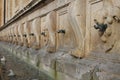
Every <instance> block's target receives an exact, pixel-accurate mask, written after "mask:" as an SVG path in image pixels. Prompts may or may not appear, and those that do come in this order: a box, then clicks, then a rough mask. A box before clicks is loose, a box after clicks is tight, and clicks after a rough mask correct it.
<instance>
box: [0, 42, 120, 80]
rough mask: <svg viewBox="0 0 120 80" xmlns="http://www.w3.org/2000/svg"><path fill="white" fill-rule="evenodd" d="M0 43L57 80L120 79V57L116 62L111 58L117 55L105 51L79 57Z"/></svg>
mask: <svg viewBox="0 0 120 80" xmlns="http://www.w3.org/2000/svg"><path fill="white" fill-rule="evenodd" d="M0 44H1V46H2V47H3V48H4V49H6V50H8V51H10V53H14V55H15V56H17V57H19V58H21V59H22V60H24V61H25V62H26V63H29V64H30V65H31V66H34V67H35V68H37V69H38V70H43V71H44V72H46V74H48V75H50V76H51V77H53V78H54V79H55V80H68V79H69V80H110V79H113V80H114V79H116V80H119V79H120V77H119V76H120V72H119V71H120V64H119V59H117V61H116V62H115V63H114V61H112V60H110V59H112V58H113V57H115V56H113V57H112V56H111V58H110V57H107V56H108V54H107V56H106V54H103V53H102V54H97V53H96V54H95V55H96V58H95V56H92V55H90V56H88V57H86V58H84V59H78V58H74V57H72V56H70V55H69V54H66V53H64V52H57V53H54V54H49V53H47V52H46V51H45V50H44V49H43V50H42V49H41V50H38V51H36V50H34V49H31V48H30V49H28V48H25V47H20V46H17V47H16V45H12V44H10V45H7V43H1V42H0ZM27 53H29V54H27ZM28 55H29V57H28ZM97 55H98V57H97ZM110 55H114V54H110ZM110 55H109V56H110ZM105 56H106V57H105ZM116 56H117V54H116ZM101 57H102V59H101ZM114 60H116V59H114ZM63 74H64V75H63ZM107 75H108V76H107Z"/></svg>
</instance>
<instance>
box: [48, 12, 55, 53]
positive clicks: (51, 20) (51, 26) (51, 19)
mask: <svg viewBox="0 0 120 80" xmlns="http://www.w3.org/2000/svg"><path fill="white" fill-rule="evenodd" d="M46 26H47V28H48V32H49V41H48V46H47V51H48V52H50V53H53V52H55V51H56V36H55V33H56V12H55V11H52V12H50V13H49V14H48V15H47V16H46Z"/></svg>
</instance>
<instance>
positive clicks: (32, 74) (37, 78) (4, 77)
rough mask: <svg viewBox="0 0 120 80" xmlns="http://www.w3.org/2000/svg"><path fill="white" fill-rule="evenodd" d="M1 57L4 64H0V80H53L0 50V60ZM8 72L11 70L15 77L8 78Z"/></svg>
mask: <svg viewBox="0 0 120 80" xmlns="http://www.w3.org/2000/svg"><path fill="white" fill-rule="evenodd" d="M3 56H5V59H6V64H5V65H3V64H1V63H0V80H53V79H51V78H50V77H49V76H47V75H46V74H44V73H43V72H40V71H38V70H36V69H35V68H33V67H31V66H29V65H28V64H26V63H25V62H23V61H21V60H20V59H18V58H16V57H15V56H13V55H12V54H10V53H9V52H7V51H6V50H4V49H2V48H0V58H2V57H3ZM9 70H13V72H14V74H15V76H8V74H9Z"/></svg>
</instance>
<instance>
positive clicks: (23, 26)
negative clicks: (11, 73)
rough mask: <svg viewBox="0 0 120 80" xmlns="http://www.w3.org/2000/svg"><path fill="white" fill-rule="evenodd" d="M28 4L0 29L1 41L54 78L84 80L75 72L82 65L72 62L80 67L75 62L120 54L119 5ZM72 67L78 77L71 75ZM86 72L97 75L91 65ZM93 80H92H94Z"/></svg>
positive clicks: (86, 1)
mask: <svg viewBox="0 0 120 80" xmlns="http://www.w3.org/2000/svg"><path fill="white" fill-rule="evenodd" d="M21 1H22V0H21ZM27 3H28V5H27V6H25V7H22V8H21V7H20V6H19V5H22V4H19V5H18V6H19V8H20V10H18V11H17V12H16V9H13V10H15V11H13V12H12V13H13V15H11V16H13V17H9V19H10V20H9V19H8V20H9V21H8V22H7V23H6V24H5V25H4V26H2V27H1V28H0V30H1V32H0V34H1V35H0V40H1V41H5V42H7V43H10V45H13V47H11V48H7V49H8V50H9V51H11V52H12V53H14V54H15V55H16V56H18V57H19V58H22V59H23V60H25V61H26V62H28V63H30V64H32V65H34V66H36V67H37V68H39V67H41V64H42V68H43V69H44V70H46V71H48V72H49V73H50V74H54V78H56V73H57V74H58V75H61V76H63V74H61V73H64V74H67V76H64V77H65V78H64V80H67V79H69V77H68V76H69V75H70V77H72V76H74V77H75V79H76V80H79V79H80V76H77V75H80V72H79V71H78V72H77V71H75V70H78V69H76V68H79V67H80V66H77V67H76V65H77V64H72V63H70V64H69V60H70V61H71V62H72V60H73V63H74V59H75V58H77V59H78V60H81V58H83V59H84V58H87V57H91V56H92V57H93V56H95V57H96V55H100V54H102V53H104V55H107V56H108V55H119V54H120V51H119V47H120V46H119V40H120V39H119V33H120V32H119V25H120V1H119V0H116V1H114V0H36V1H35V2H34V1H31V2H30V1H28V0H27V2H26V3H25V4H27ZM16 4H18V3H16ZM16 8H17V7H16ZM17 9H18V8H17ZM9 10H10V9H9ZM10 11H11V10H10ZM8 12H9V11H8ZM14 15H15V16H14ZM94 52H95V53H96V54H94V55H93V54H92V53H94ZM108 53H109V54H108ZM104 55H102V57H103V56H104ZM73 57H74V58H73ZM65 58H66V59H65ZM96 58H97V57H96ZM59 59H60V62H59ZM61 59H63V60H62V61H63V63H62V61H61ZM104 59H105V58H104ZM64 60H67V61H66V62H65V61H64ZM117 60H118V61H119V56H118V59H117ZM75 61H77V60H76V59H75ZM93 61H94V60H93ZM57 63H58V64H57ZM96 63H97V62H96ZM100 63H101V62H100ZM56 64H57V65H56ZM67 64H68V65H67ZM86 65H88V64H87V63H86ZM93 65H94V64H93ZM95 65H97V64H95ZM62 66H65V68H62ZM74 66H75V68H73V67H74ZM66 67H68V70H67V68H66ZM82 67H83V68H84V66H82ZM72 68H73V69H74V70H73V73H74V74H77V75H74V74H73V75H72V74H71V73H69V70H71V71H72ZM86 68H88V69H89V70H91V69H90V68H89V67H88V66H86ZM94 68H95V66H94V67H93V68H92V71H94ZM62 69H65V70H62ZM54 70H55V71H54ZM56 70H57V71H56ZM80 70H81V69H80ZM74 71H75V72H74ZM59 72H60V74H59ZM83 73H84V71H83ZM85 73H86V74H87V71H86V72H85ZM86 74H85V75H86ZM90 74H91V73H90ZM52 76H53V75H52ZM87 76H89V73H88V74H87ZM89 79H90V80H92V79H91V77H90V76H89ZM89 79H82V80H89ZM58 80H59V79H58ZM70 80H73V79H72V78H71V79H70ZM80 80H81V79H80ZM93 80H96V79H93Z"/></svg>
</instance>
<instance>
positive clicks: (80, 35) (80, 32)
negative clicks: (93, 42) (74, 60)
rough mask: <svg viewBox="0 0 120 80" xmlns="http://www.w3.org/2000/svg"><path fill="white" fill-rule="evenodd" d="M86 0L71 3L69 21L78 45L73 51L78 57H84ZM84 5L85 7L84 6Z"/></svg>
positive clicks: (76, 0)
mask: <svg viewBox="0 0 120 80" xmlns="http://www.w3.org/2000/svg"><path fill="white" fill-rule="evenodd" d="M84 3H85V0H75V1H74V2H72V3H71V4H70V5H69V16H68V18H69V21H70V24H71V26H72V28H73V31H74V33H75V37H76V42H77V44H78V45H77V47H76V49H75V50H74V51H72V55H74V56H76V57H80V58H82V57H84V56H85V53H84V46H85V45H84V43H85V42H84V41H85V10H84V7H85V4H84ZM83 6H84V7H83Z"/></svg>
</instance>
